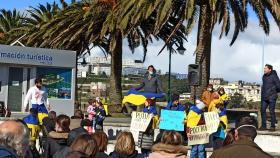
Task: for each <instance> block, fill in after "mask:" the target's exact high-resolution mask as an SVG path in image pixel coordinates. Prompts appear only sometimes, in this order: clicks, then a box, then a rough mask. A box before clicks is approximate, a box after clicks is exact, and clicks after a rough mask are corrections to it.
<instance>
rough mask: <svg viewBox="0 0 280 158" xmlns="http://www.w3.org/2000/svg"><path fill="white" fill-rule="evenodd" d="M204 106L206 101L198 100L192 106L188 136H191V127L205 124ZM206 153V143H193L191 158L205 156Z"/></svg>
mask: <svg viewBox="0 0 280 158" xmlns="http://www.w3.org/2000/svg"><path fill="white" fill-rule="evenodd" d="M204 108H205V104H204V102H202V101H200V100H197V101H196V105H195V106H192V107H191V108H190V112H189V115H188V117H187V136H188V137H190V134H191V133H190V128H192V127H195V126H199V125H204V124H205V120H204V117H203V116H204V115H203V114H204V111H203V110H204ZM205 156H206V153H205V145H204V144H197V145H192V149H191V155H190V157H191V158H205Z"/></svg>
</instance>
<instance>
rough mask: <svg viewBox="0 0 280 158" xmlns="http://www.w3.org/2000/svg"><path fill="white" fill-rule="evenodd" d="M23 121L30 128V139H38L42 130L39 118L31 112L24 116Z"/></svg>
mask: <svg viewBox="0 0 280 158" xmlns="http://www.w3.org/2000/svg"><path fill="white" fill-rule="evenodd" d="M23 121H24V122H25V123H26V124H27V126H28V128H29V130H30V139H31V140H32V141H36V139H37V137H38V135H39V131H40V126H39V121H38V119H37V118H36V117H35V116H34V115H32V114H29V115H28V116H26V117H24V118H23Z"/></svg>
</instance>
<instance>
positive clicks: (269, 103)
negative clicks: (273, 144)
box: [261, 99, 276, 128]
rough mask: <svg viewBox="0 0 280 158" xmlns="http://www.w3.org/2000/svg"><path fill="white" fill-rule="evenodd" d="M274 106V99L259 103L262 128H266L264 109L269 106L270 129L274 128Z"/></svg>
mask: <svg viewBox="0 0 280 158" xmlns="http://www.w3.org/2000/svg"><path fill="white" fill-rule="evenodd" d="M275 104H276V99H270V100H262V101H261V116H262V127H263V128H266V109H267V107H268V106H269V112H270V118H271V127H272V128H275V122H276V117H275Z"/></svg>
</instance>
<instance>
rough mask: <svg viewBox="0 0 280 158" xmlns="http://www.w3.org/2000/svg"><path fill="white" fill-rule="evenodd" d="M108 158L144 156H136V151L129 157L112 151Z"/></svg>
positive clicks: (137, 155)
mask: <svg viewBox="0 0 280 158" xmlns="http://www.w3.org/2000/svg"><path fill="white" fill-rule="evenodd" d="M110 157H111V158H144V156H143V155H142V154H138V151H136V150H135V151H134V153H133V154H131V155H123V154H120V153H117V152H115V151H113V152H112V153H111V154H110Z"/></svg>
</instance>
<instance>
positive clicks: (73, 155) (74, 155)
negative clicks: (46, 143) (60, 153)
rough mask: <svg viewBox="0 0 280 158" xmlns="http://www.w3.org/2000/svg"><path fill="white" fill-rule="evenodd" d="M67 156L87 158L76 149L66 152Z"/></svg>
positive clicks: (70, 157)
mask: <svg viewBox="0 0 280 158" xmlns="http://www.w3.org/2000/svg"><path fill="white" fill-rule="evenodd" d="M67 158H89V157H87V156H86V155H85V154H83V153H81V152H78V151H72V152H70V153H69V154H68V156H67Z"/></svg>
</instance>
